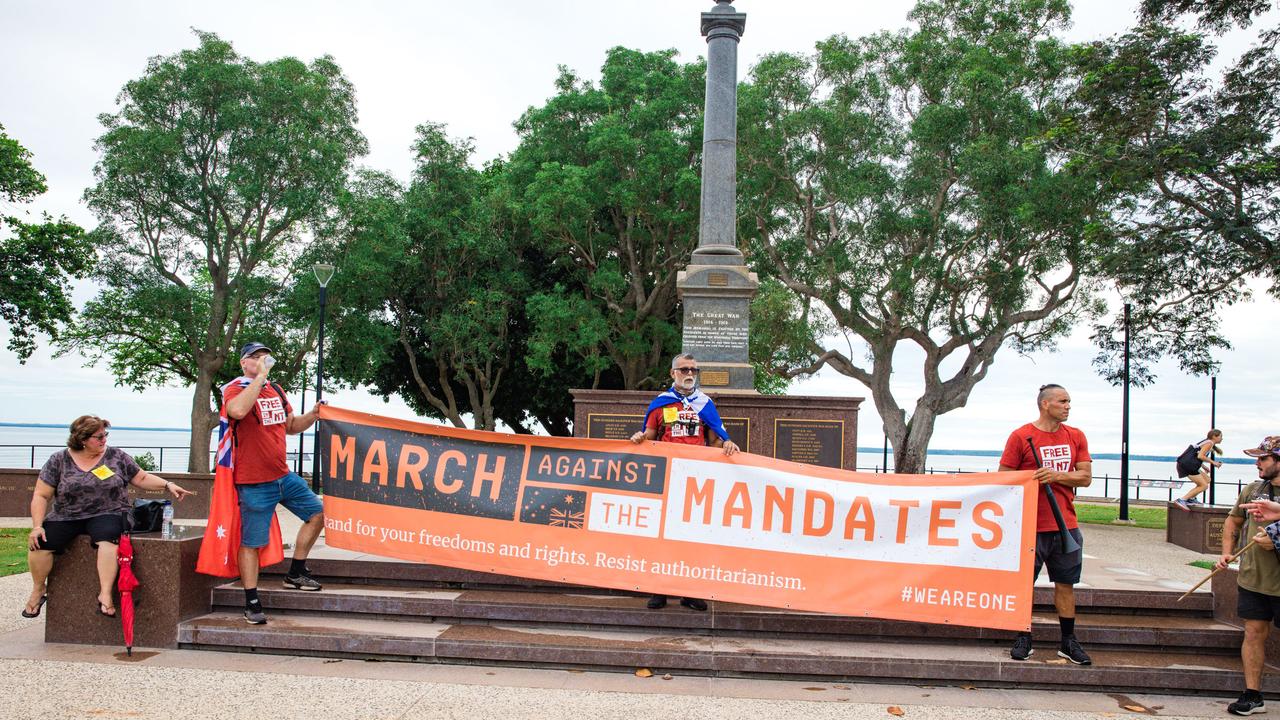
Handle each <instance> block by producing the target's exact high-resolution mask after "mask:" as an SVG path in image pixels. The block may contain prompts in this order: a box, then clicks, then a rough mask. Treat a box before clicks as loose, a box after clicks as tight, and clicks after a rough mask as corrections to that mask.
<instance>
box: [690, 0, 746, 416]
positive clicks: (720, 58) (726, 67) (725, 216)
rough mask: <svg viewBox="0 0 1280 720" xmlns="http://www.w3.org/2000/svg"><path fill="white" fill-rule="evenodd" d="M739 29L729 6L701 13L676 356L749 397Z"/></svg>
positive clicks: (726, 0) (713, 382)
mask: <svg viewBox="0 0 1280 720" xmlns="http://www.w3.org/2000/svg"><path fill="white" fill-rule="evenodd" d="M746 24H747V16H746V15H745V14H744V13H740V12H737V11H736V10H734V8H733V5H731V4H730V0H717V3H716V6H715V7H714V8H712V10H711V12H705V13H702V34H703V35H704V36H705V37H706V38H707V93H706V109H705V112H704V119H703V130H702V204H701V208H700V212H699V216H700V223H699V226H698V248H697V249H696V250H694V251H693V258H692V262H691V263H690V264H689V266H688V267H686V268H685V269H684V270H683V271H682V272H681V273H680V274H679V277H678V279H677V282H676V287H677V289H678V291H679V293H680V298H681V300H682V302H683V305H684V335H683V337H684V343H683V349H684V352H688V353H693V355H694V356H695V357H697V358H698V364H699V365H700V366H701V367H702V385H703V388H704V389H706V390H708V391H726V390H728V391H735V390H736V391H746V392H752V391H753V390H754V385H755V383H754V377H753V373H752V369H751V364H750V362H749V361H748V357H747V338H748V326H749V320H750V307H751V298H752V297H754V296H755V293H756V288H757V287H758V286H759V281H758V280H757V278H756V275H755V273H752V272H750V271H748V270H747V268H746V265H745V263H744V262H743V259H742V252H741V251H740V250H738V242H737V205H738V203H737V181H738V177H737V173H738V41H739V40H740V39H741V37H742V33H743V31H744V30H745V29H746Z"/></svg>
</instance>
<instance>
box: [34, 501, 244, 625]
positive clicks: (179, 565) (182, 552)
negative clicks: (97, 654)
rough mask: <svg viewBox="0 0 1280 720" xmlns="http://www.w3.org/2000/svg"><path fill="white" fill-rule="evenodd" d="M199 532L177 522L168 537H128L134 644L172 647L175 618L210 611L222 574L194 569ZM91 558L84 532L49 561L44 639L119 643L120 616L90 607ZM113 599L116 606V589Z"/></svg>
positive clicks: (93, 587) (93, 597) (94, 591)
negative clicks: (133, 578)
mask: <svg viewBox="0 0 1280 720" xmlns="http://www.w3.org/2000/svg"><path fill="white" fill-rule="evenodd" d="M202 537H204V528H203V527H200V526H187V527H184V526H180V525H179V526H174V537H173V538H171V539H164V538H161V537H160V534H159V533H145V534H141V535H134V536H133V552H134V559H133V568H134V574H136V575H137V576H138V580H139V581H140V582H141V583H142V584H141V585H140V586H139V587H138V589H137V590H135V591H134V593H133V598H134V607H135V609H136V612H135V615H134V624H133V628H134V636H133V640H134V642H133V645H134V647H155V648H173V647H177V645H178V623H180V622H182V621H184V620H189V619H191V618H193V617H198V616H200V615H205V614H207V613H208V612H209V611H210V609H211V605H210V598H211V592H212V590H213V588H214V586H216V585H220V584H222V583H224V582H227V579H225V578H215V577H210V576H208V575H201V574H199V573H197V572H196V570H195V568H196V558H197V556H199V554H200V540H201V538H202ZM96 559H97V553H96V551H95V550H93V548H91V547H90V546H89V537H88V536H87V535H81V536H80V537H78V538H76V539H75V541H74V542H72V543H71V546H70V547H69V548H67V551H66V553H64V554H62V555H60V556H58V557H57V558H56V559H55V560H54V563H53V572H52V573H50V575H49V583H48V594H49V602H48V603H47V604H46V605H45V608H44V612H45V615H46V619H45V625H44V639H45V642H56V643H79V644H83V645H119V646H121V647H122V648H123V646H124V640H123V638H122V636H121V629H120V618H119V617H104V616H103V615H101V614H99V613H98V612H97V611H96V609H95V608H96V603H97V596H98V571H97V564H96ZM23 597H24V598H25V597H26V595H23ZM116 598H117V600H116V602H117V608H118V607H119V604H118V603H119V594H118V593H117V595H116ZM14 612H15V614H16V612H17V611H16V610H15V611H14Z"/></svg>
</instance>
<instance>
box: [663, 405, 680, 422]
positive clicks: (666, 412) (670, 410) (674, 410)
mask: <svg viewBox="0 0 1280 720" xmlns="http://www.w3.org/2000/svg"><path fill="white" fill-rule="evenodd" d="M679 419H680V408H679V407H677V406H675V405H668V406H666V407H664V408H662V422H663V423H665V424H667V425H670V424H672V423H674V422H675V421H677V420H679Z"/></svg>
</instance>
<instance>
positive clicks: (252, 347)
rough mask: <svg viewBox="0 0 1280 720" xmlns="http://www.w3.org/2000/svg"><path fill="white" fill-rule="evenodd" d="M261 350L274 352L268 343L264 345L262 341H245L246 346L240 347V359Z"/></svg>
mask: <svg viewBox="0 0 1280 720" xmlns="http://www.w3.org/2000/svg"><path fill="white" fill-rule="evenodd" d="M259 350H266V351H267V352H272V350H271V348H269V347H267V346H266V345H263V344H262V343H260V342H251V343H245V346H244V347H242V348H240V359H241V360H243V359H245V358H247V357H249V356H250V355H252V354H254V353H256V352H258V351H259Z"/></svg>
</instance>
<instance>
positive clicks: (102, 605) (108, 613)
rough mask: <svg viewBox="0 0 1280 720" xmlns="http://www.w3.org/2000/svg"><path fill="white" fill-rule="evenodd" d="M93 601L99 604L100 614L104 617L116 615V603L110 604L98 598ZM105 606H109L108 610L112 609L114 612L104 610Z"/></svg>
mask: <svg viewBox="0 0 1280 720" xmlns="http://www.w3.org/2000/svg"><path fill="white" fill-rule="evenodd" d="M93 602H94V604H95V605H96V606H97V610H98V614H99V615H101V616H103V617H109V618H113V617H115V616H116V613H115V609H116V607H115V605H108V604H106V603H104V602H102V601H101V600H98V599H94V601H93ZM103 608H107V609H108V610H111V611H112V612H107V611H106V610H103Z"/></svg>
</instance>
